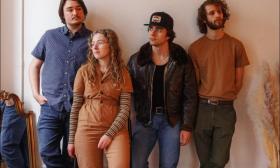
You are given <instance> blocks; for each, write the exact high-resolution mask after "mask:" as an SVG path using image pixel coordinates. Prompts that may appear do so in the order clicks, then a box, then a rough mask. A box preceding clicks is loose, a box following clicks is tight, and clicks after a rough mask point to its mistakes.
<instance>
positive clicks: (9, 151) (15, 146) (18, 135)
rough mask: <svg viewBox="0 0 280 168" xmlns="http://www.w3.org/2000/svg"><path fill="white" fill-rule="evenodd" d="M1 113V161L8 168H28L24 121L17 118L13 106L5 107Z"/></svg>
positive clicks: (3, 105)
mask: <svg viewBox="0 0 280 168" xmlns="http://www.w3.org/2000/svg"><path fill="white" fill-rule="evenodd" d="M0 106H1V109H2V111H3V119H2V129H1V139H0V150H1V155H2V159H3V160H4V161H5V163H6V164H7V166H8V167H9V168H19V167H22V168H27V167H28V144H27V132H26V120H25V118H24V117H22V116H19V115H18V113H17V111H16V108H15V106H5V104H4V103H3V102H1V105H0Z"/></svg>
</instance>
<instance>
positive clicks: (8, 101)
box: [5, 98, 15, 106]
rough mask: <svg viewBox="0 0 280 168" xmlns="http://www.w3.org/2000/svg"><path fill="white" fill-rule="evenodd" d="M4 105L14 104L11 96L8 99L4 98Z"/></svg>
mask: <svg viewBox="0 0 280 168" xmlns="http://www.w3.org/2000/svg"><path fill="white" fill-rule="evenodd" d="M5 104H6V106H13V105H15V102H14V100H13V99H12V98H9V99H8V100H5Z"/></svg>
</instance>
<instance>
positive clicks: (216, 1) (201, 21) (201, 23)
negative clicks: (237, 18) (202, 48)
mask: <svg viewBox="0 0 280 168" xmlns="http://www.w3.org/2000/svg"><path fill="white" fill-rule="evenodd" d="M207 5H216V6H219V7H221V10H222V12H223V16H224V22H225V21H226V20H228V19H229V17H230V13H229V9H228V5H227V4H226V2H225V1H224V0H206V1H204V2H203V4H202V5H201V6H200V7H199V8H198V15H197V25H198V27H199V31H200V33H203V34H206V33H207V26H206V23H205V20H207V16H206V11H205V7H206V6H207Z"/></svg>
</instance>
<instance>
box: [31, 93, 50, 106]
mask: <svg viewBox="0 0 280 168" xmlns="http://www.w3.org/2000/svg"><path fill="white" fill-rule="evenodd" d="M33 97H34V98H35V100H36V101H37V102H38V103H39V104H40V105H43V104H45V103H47V102H48V99H47V98H46V97H45V96H43V95H40V94H36V95H34V96H33Z"/></svg>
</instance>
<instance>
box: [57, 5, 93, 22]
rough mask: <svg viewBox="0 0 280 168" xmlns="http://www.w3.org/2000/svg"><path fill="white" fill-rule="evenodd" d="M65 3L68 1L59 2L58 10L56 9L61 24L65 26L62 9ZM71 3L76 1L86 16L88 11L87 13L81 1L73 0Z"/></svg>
mask: <svg viewBox="0 0 280 168" xmlns="http://www.w3.org/2000/svg"><path fill="white" fill-rule="evenodd" d="M66 1H69V0H60V4H59V8H58V15H59V17H60V20H61V22H62V23H63V24H65V19H64V13H63V7H64V5H65V3H66ZM73 1H77V2H78V3H79V4H80V5H81V7H82V9H83V12H84V15H85V16H87V13H88V11H87V7H86V5H85V3H84V1H83V0H73Z"/></svg>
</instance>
